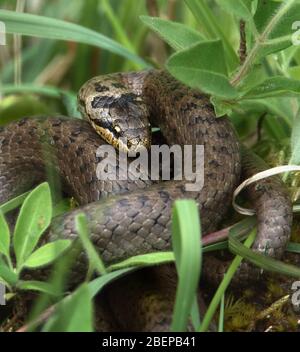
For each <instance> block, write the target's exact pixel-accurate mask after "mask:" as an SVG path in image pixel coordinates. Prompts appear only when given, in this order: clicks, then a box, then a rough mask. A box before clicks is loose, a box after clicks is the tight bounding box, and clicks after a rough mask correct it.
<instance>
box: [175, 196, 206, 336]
mask: <svg viewBox="0 0 300 352" xmlns="http://www.w3.org/2000/svg"><path fill="white" fill-rule="evenodd" d="M172 240H173V250H174V254H175V260H176V268H177V272H178V276H179V282H178V286H177V292H176V300H175V306H174V313H173V319H172V324H171V331H173V332H174V331H184V330H185V329H186V327H187V323H188V319H189V317H190V314H191V309H192V307H193V304H194V300H195V297H196V292H197V288H198V282H199V278H200V270H201V256H202V255H201V229H200V221H199V211H198V207H197V204H196V203H195V202H194V201H193V200H177V201H175V203H174V208H173V213H172Z"/></svg>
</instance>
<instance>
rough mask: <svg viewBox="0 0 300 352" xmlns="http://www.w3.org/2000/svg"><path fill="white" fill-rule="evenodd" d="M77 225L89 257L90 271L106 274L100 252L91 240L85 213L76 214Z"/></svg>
mask: <svg viewBox="0 0 300 352" xmlns="http://www.w3.org/2000/svg"><path fill="white" fill-rule="evenodd" d="M75 227H76V229H77V232H78V235H79V237H80V239H81V242H82V245H83V248H84V250H85V252H86V254H87V256H88V258H89V271H90V272H93V271H94V270H96V271H97V272H98V274H100V275H104V274H105V273H106V269H105V266H104V264H103V262H102V260H101V258H100V256H99V254H98V253H97V251H96V250H95V247H94V246H93V244H92V242H91V241H90V238H89V230H88V223H87V219H86V216H85V214H83V213H80V214H78V215H77V216H76V218H75Z"/></svg>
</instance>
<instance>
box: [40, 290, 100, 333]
mask: <svg viewBox="0 0 300 352" xmlns="http://www.w3.org/2000/svg"><path fill="white" fill-rule="evenodd" d="M43 331H44V332H92V331H93V305H92V299H91V296H90V291H89V288H88V285H87V284H86V283H84V284H82V285H81V286H80V287H79V288H78V289H77V290H76V291H74V292H73V293H72V294H71V295H70V296H68V297H67V298H66V299H64V300H62V301H61V302H60V303H59V304H58V306H57V308H56V311H55V313H54V315H53V316H52V317H51V318H50V319H49V320H48V321H47V323H46V324H45V325H44V327H43Z"/></svg>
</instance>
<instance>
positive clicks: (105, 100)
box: [91, 93, 138, 109]
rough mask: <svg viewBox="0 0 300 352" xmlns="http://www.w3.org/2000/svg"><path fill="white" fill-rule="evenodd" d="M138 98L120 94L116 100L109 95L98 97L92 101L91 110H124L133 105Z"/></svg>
mask: <svg viewBox="0 0 300 352" xmlns="http://www.w3.org/2000/svg"><path fill="white" fill-rule="evenodd" d="M137 98H138V96H137V95H136V94H134V93H126V94H122V95H121V96H120V97H119V98H118V99H116V97H115V96H111V95H98V96H96V97H95V98H94V99H93V101H92V103H91V104H92V108H93V109H99V108H107V109H108V108H121V109H124V108H125V107H126V106H128V104H129V103H135V102H136V100H137Z"/></svg>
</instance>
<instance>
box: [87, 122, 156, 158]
mask: <svg viewBox="0 0 300 352" xmlns="http://www.w3.org/2000/svg"><path fill="white" fill-rule="evenodd" d="M90 123H91V124H92V126H93V128H94V129H95V131H96V132H97V133H98V135H99V136H100V137H102V138H103V139H104V140H105V142H107V143H108V144H110V145H112V146H113V147H114V148H115V149H116V150H118V151H120V152H123V153H126V154H133V155H132V156H136V154H137V153H141V152H143V151H146V150H148V149H149V147H150V145H151V141H150V140H149V138H147V137H144V138H141V137H135V138H131V139H127V138H126V137H116V136H115V135H114V134H113V133H112V132H111V131H109V130H108V129H107V128H103V127H101V126H99V125H97V124H96V123H95V122H94V121H93V120H90Z"/></svg>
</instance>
